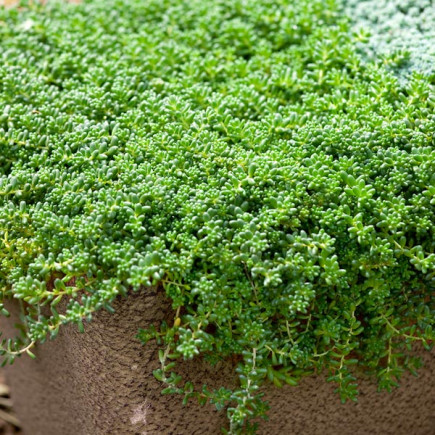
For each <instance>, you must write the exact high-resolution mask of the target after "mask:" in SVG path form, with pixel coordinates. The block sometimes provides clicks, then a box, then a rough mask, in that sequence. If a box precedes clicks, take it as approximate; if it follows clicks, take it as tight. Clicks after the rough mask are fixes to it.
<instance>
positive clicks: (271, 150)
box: [0, 0, 435, 434]
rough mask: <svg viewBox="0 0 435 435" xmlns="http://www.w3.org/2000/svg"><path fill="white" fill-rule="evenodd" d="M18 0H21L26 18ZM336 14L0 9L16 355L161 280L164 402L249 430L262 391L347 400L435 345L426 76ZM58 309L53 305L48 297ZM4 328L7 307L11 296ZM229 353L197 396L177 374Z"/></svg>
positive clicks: (215, 5) (2, 279) (431, 132)
mask: <svg viewBox="0 0 435 435" xmlns="http://www.w3.org/2000/svg"><path fill="white" fill-rule="evenodd" d="M26 4H27V3H26ZM341 10H342V9H341V5H340V4H336V2H335V1H334V0H299V1H297V2H294V1H286V0H256V1H254V2H248V1H244V0H231V1H229V0H213V1H211V0H210V1H208V0H207V1H205V0H189V1H188V2H187V1H183V0H150V1H146V2H143V1H139V0H122V1H120V0H119V1H118V0H109V1H107V0H104V1H103V0H92V1H86V2H84V4H81V5H74V6H72V5H69V6H66V5H63V4H62V5H60V4H59V3H52V4H50V5H47V6H44V7H42V6H39V5H38V4H34V5H31V6H25V5H24V4H22V5H21V8H19V9H10V10H5V9H0V288H1V293H0V295H1V296H0V297H1V299H2V301H3V302H4V301H5V300H7V299H11V298H14V299H16V300H18V301H20V303H21V304H22V309H23V316H22V322H23V324H22V335H20V336H19V337H17V338H16V339H11V340H3V342H2V347H1V350H0V353H1V354H2V355H3V360H4V363H12V362H13V361H14V359H15V358H16V357H17V356H20V355H22V354H25V353H28V354H29V355H30V356H32V355H33V353H32V348H33V347H34V346H35V345H36V344H37V343H39V342H43V341H45V340H47V339H48V338H53V337H55V336H56V334H57V333H58V331H59V328H61V327H62V325H65V324H68V323H75V324H77V325H78V327H79V328H80V330H83V322H85V321H87V320H90V319H91V317H92V314H93V313H94V312H96V311H97V310H100V309H107V310H112V308H111V304H112V302H113V301H114V300H115V298H116V297H117V296H119V295H122V296H127V295H128V293H129V292H131V291H137V290H139V289H141V288H144V287H147V286H151V285H157V286H159V287H160V288H162V289H164V291H165V292H166V294H167V297H168V298H170V300H171V301H172V307H173V309H174V321H173V323H170V324H166V323H163V324H162V325H144V329H143V330H141V331H139V334H138V337H139V338H140V340H142V341H143V342H144V343H147V342H148V341H149V340H157V342H158V344H159V345H160V347H161V351H160V353H159V358H160V362H161V369H159V370H156V371H155V372H154V375H155V377H156V378H157V379H158V380H160V381H161V382H162V383H163V384H164V390H163V392H164V393H176V394H180V395H181V396H182V397H183V400H184V401H187V400H189V399H190V398H193V399H195V400H198V401H199V402H200V403H206V402H211V403H214V404H215V405H216V407H217V408H218V409H224V410H225V412H226V413H227V415H228V418H229V428H228V429H227V430H228V433H232V434H236V433H242V432H243V433H250V432H253V431H255V428H256V425H257V423H255V421H256V418H257V417H262V416H263V417H264V416H265V415H266V411H267V403H264V402H263V401H262V392H261V389H260V387H261V386H262V385H264V384H266V383H268V382H273V383H274V384H275V385H276V386H277V387H281V386H282V385H283V384H290V385H295V384H297V382H298V380H299V379H300V378H301V377H303V376H306V375H310V374H312V373H314V372H323V373H326V374H327V380H328V381H332V382H335V383H336V385H337V392H338V394H339V395H340V397H341V399H342V400H343V401H344V400H347V399H356V397H357V393H358V388H357V379H358V376H359V374H360V373H362V372H364V373H369V374H371V375H372V376H373V378H375V379H377V382H378V384H379V388H380V389H387V390H390V389H391V388H392V387H394V386H396V385H398V380H399V379H400V376H401V375H402V373H403V372H404V371H405V370H410V371H411V372H412V373H415V370H416V369H417V368H418V367H419V360H418V359H416V358H415V357H414V356H413V353H412V345H413V344H414V343H417V342H418V343H420V344H422V345H423V346H424V347H426V348H427V349H429V348H430V347H431V343H432V340H433V338H434V331H433V327H434V320H435V317H434V308H435V307H434V265H435V254H434V237H433V236H434V217H435V207H434V205H435V175H434V174H435V160H434V157H435V147H434V145H435V115H434V109H435V92H434V84H435V77H434V76H433V75H430V74H429V73H427V74H423V73H418V72H414V73H412V74H411V75H410V76H409V79H408V80H407V81H406V82H402V81H401V82H399V81H398V80H397V78H396V77H395V76H394V74H393V73H392V72H390V71H392V70H394V66H395V65H399V64H400V63H401V62H402V60H403V58H401V57H400V55H397V54H394V55H391V56H384V57H383V58H382V59H381V60H376V59H374V60H373V59H372V60H367V59H362V58H361V56H360V55H359V54H358V53H359V52H360V50H359V49H358V47H360V44H361V43H362V42H363V41H364V39H366V37H365V34H364V32H360V31H359V32H357V33H352V30H351V28H350V24H349V20H348V19H347V18H346V17H345V16H344V15H343V13H342V12H341ZM61 301H62V304H61V306H64V307H66V308H65V309H58V308H57V307H58V304H59V303H60V302H61ZM1 310H2V313H3V314H4V315H8V312H7V310H6V308H5V307H4V306H3V304H2V305H1ZM200 357H201V358H204V359H206V360H207V361H209V362H210V363H211V364H214V363H216V362H217V361H219V360H222V359H228V358H231V357H232V358H233V360H235V361H237V368H236V371H237V374H238V377H239V380H240V385H239V387H238V388H236V389H233V390H231V389H228V388H225V387H222V388H220V389H218V390H209V389H207V388H206V387H204V388H203V389H200V390H196V389H195V388H194V386H193V384H192V383H191V382H190V381H189V380H188V379H181V377H180V376H179V375H178V374H177V371H176V365H175V364H176V362H177V361H179V360H180V359H191V358H200Z"/></svg>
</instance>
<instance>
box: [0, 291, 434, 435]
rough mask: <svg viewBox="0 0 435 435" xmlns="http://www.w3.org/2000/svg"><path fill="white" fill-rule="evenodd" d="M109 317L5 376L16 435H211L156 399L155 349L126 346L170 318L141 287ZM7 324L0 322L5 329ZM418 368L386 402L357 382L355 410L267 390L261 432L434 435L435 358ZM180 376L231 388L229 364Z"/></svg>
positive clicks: (307, 395) (325, 393)
mask: <svg viewBox="0 0 435 435" xmlns="http://www.w3.org/2000/svg"><path fill="white" fill-rule="evenodd" d="M115 308H116V312H115V314H109V313H107V312H100V313H98V314H97V315H96V316H95V318H94V319H93V321H92V322H91V323H89V324H87V325H85V329H86V331H85V333H84V334H80V333H79V332H78V331H77V328H76V327H73V326H67V327H64V328H63V331H61V332H60V333H59V336H58V337H57V338H56V340H54V341H49V342H47V343H44V344H43V345H40V346H38V348H37V349H36V352H35V353H36V355H37V359H36V360H31V359H30V358H27V357H26V358H24V357H23V358H20V359H19V360H17V361H16V363H15V364H14V365H12V366H10V367H8V368H7V377H8V381H9V384H10V386H11V390H12V395H13V399H14V405H15V408H16V411H17V413H18V416H19V418H20V419H21V421H22V424H23V427H24V429H25V431H24V433H25V435H103V434H122V435H123V434H125V435H130V434H131V435H134V434H138V435H145V434H146V435H154V434H174V435H184V434H185V435H194V434H196V435H200V434H204V435H206V434H207V435H208V434H220V433H221V432H220V427H221V426H223V425H225V424H226V418H225V416H224V415H223V414H221V413H218V412H217V411H216V410H215V409H214V407H212V406H207V407H205V408H201V407H199V406H198V405H197V404H196V403H194V402H192V403H190V404H188V405H187V406H185V407H183V405H182V404H181V399H180V397H174V396H162V395H161V394H160V391H161V385H160V383H159V382H158V381H156V380H155V379H154V377H153V375H152V370H153V369H155V368H157V367H158V365H159V363H158V357H157V347H156V346H154V345H153V344H148V345H147V346H145V347H144V346H142V345H141V344H140V342H139V341H138V340H136V339H135V335H136V334H137V331H138V328H140V327H144V326H146V325H148V324H150V323H155V324H157V323H158V322H160V321H161V320H163V319H165V318H166V319H168V321H170V319H171V318H173V317H172V313H171V310H170V307H169V306H168V303H167V302H166V300H165V298H164V296H163V295H162V293H161V292H158V291H157V290H155V289H145V290H144V291H141V292H139V293H135V294H132V295H130V296H129V297H128V298H127V299H120V300H119V301H117V303H116V304H115ZM12 323H13V322H12V321H8V322H7V323H6V324H5V321H4V319H2V321H1V325H0V327H1V328H2V330H5V329H7V330H8V332H9V333H11V331H12V328H11V326H12ZM422 354H423V359H424V362H425V368H424V369H422V370H421V372H420V376H419V377H418V378H415V377H413V376H411V375H409V374H406V375H405V376H404V378H403V379H402V382H401V388H400V389H397V390H395V391H393V392H392V393H391V394H388V393H382V394H379V393H377V392H376V386H375V385H374V384H372V383H371V382H369V381H363V382H362V383H361V387H360V390H361V391H360V398H359V401H358V403H347V404H345V405H343V404H341V403H340V401H339V399H338V396H337V395H335V394H333V390H334V388H335V387H334V385H333V384H329V383H326V382H325V380H324V377H322V376H318V377H311V378H306V379H304V380H303V381H302V382H301V383H300V385H299V386H297V387H284V388H282V389H277V388H275V387H270V388H268V389H267V397H268V399H269V400H270V403H271V406H272V409H271V411H270V412H269V417H270V420H269V421H268V422H263V423H261V430H260V431H259V433H260V434H264V435H266V434H308V435H316V434H319V435H320V434H322V435H329V434H330V435H336V434H341V435H365V434H367V435H368V434H370V435H374V434H375V435H376V434H379V435H389V434H391V435H392V434H394V435H401V434H404V435H405V434H406V435H433V434H435V377H434V369H435V353H434V352H432V353H429V352H426V351H425V352H423V353H422ZM181 371H182V374H184V375H185V376H186V377H189V379H191V380H193V381H195V383H196V384H197V385H198V386H200V385H202V383H207V384H208V385H210V386H215V387H219V386H220V385H222V384H224V385H226V386H231V384H232V383H234V382H235V378H234V375H233V372H232V367H231V364H230V363H229V364H220V365H218V366H217V367H215V368H210V367H208V366H207V365H206V364H204V363H203V362H201V361H190V362H187V363H185V364H184V365H183V367H182V370H181Z"/></svg>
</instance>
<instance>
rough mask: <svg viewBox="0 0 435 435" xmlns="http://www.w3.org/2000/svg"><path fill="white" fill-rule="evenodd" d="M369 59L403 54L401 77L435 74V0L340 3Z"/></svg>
mask: <svg viewBox="0 0 435 435" xmlns="http://www.w3.org/2000/svg"><path fill="white" fill-rule="evenodd" d="M341 2H342V4H343V6H344V10H345V11H346V12H347V13H348V14H349V16H350V17H352V20H353V22H354V25H355V27H356V29H361V30H362V32H364V33H366V37H367V42H366V43H365V44H363V45H362V46H361V47H360V48H361V49H362V52H363V53H364V54H365V55H366V56H368V57H370V58H372V59H373V58H374V57H376V56H380V55H384V54H394V53H397V52H401V53H403V54H405V56H404V61H403V62H402V64H401V65H400V67H399V68H398V72H399V73H400V77H402V78H406V76H407V74H408V73H409V72H412V71H420V72H422V73H425V74H430V75H435V62H434V58H435V43H434V41H435V26H434V23H435V0H341Z"/></svg>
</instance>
